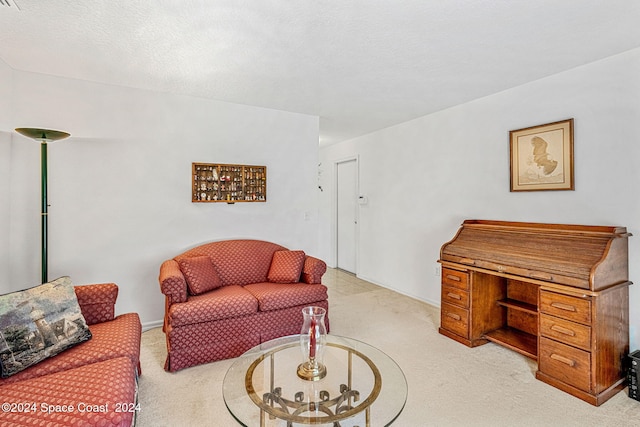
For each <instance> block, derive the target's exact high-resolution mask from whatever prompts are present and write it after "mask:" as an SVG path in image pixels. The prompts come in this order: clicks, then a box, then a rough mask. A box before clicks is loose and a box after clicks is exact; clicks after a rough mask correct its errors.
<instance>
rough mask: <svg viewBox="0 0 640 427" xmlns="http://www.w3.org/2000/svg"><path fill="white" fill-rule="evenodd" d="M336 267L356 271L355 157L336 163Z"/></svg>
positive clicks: (356, 197) (356, 180) (356, 186)
mask: <svg viewBox="0 0 640 427" xmlns="http://www.w3.org/2000/svg"><path fill="white" fill-rule="evenodd" d="M336 182H337V198H338V200H337V226H336V228H337V239H336V240H337V249H336V251H337V253H336V259H337V267H338V268H340V269H342V270H346V271H349V272H351V273H354V274H355V273H356V238H357V237H356V236H357V233H356V230H357V227H358V164H357V161H356V159H352V160H348V161H345V162H340V163H337V178H336Z"/></svg>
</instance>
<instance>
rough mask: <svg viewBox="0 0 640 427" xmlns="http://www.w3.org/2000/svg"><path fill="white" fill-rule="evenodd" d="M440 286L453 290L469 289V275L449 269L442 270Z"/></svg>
mask: <svg viewBox="0 0 640 427" xmlns="http://www.w3.org/2000/svg"><path fill="white" fill-rule="evenodd" d="M442 284H443V285H448V286H453V287H454V288H458V289H463V290H467V289H469V273H466V272H464V271H458V270H451V269H449V268H443V269H442Z"/></svg>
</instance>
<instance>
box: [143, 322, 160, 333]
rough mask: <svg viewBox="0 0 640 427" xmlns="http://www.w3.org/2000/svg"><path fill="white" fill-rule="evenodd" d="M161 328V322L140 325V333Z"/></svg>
mask: <svg viewBox="0 0 640 427" xmlns="http://www.w3.org/2000/svg"><path fill="white" fill-rule="evenodd" d="M160 327H162V320H154V321H153V322H145V323H143V324H142V332H145V331H148V330H149V329H154V328H160Z"/></svg>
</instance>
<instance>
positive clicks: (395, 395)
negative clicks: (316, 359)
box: [222, 334, 407, 427]
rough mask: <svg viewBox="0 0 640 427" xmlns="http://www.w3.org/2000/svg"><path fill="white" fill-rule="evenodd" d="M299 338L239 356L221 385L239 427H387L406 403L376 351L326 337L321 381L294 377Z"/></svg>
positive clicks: (393, 369)
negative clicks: (323, 372)
mask: <svg viewBox="0 0 640 427" xmlns="http://www.w3.org/2000/svg"><path fill="white" fill-rule="evenodd" d="M301 362H302V352H301V350H300V336H299V335H292V336H288V337H283V338H277V339H275V340H271V341H268V342H265V343H263V344H261V345H259V346H257V347H254V348H252V349H251V350H249V351H247V352H246V353H244V354H243V355H242V356H240V357H239V358H238V359H237V360H236V361H235V362H234V363H233V365H232V366H231V367H230V368H229V370H228V371H227V374H226V376H225V378H224V382H223V385H222V394H223V396H224V401H225V404H226V405H227V408H228V409H229V412H231V414H232V415H233V417H234V418H235V419H236V420H237V421H238V422H239V423H240V424H241V425H243V426H247V427H249V426H251V427H253V426H260V427H267V426H268V427H272V426H286V427H293V426H303V425H316V426H332V427H338V426H339V427H365V426H366V427H370V426H388V425H390V424H391V423H392V422H393V421H394V420H395V419H396V418H397V417H398V415H399V414H400V412H402V409H403V408H404V405H405V402H406V400H407V380H406V378H405V376H404V374H403V373H402V370H401V369H400V368H399V367H398V365H397V364H396V363H395V362H394V361H393V360H392V359H391V358H390V357H389V356H387V355H386V354H384V353H383V352H381V351H380V350H378V349H376V348H374V347H372V346H370V345H368V344H365V343H363V342H360V341H356V340H354V339H351V338H344V337H340V336H336V335H331V334H329V335H327V343H326V347H325V352H324V362H323V363H324V365H325V367H326V368H327V374H326V376H325V377H324V378H323V379H321V380H318V381H308V380H304V379H301V378H300V377H298V375H297V369H298V365H299V364H300V363H301Z"/></svg>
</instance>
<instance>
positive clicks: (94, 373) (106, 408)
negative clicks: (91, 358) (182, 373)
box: [0, 357, 140, 427]
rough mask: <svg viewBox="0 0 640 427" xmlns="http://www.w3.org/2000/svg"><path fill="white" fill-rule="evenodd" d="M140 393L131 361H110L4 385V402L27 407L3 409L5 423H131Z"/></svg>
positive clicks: (1, 396)
mask: <svg viewBox="0 0 640 427" xmlns="http://www.w3.org/2000/svg"><path fill="white" fill-rule="evenodd" d="M136 393H137V391H136V373H135V367H134V366H133V365H132V364H131V360H130V359H129V358H126V357H120V358H116V359H109V360H106V361H103V362H99V363H93V364H90V365H85V366H81V367H79V368H76V369H71V370H67V371H63V372H58V373H55V374H51V375H46V376H44V377H39V378H33V379H30V380H26V381H21V382H17V383H13V384H8V385H5V386H2V387H0V401H2V402H3V403H4V404H6V405H8V407H11V405H12V404H15V405H17V406H16V407H17V408H18V409H21V410H20V411H16V412H13V411H3V412H4V413H2V415H0V418H1V420H0V425H6V426H9V425H11V426H51V427H53V426H111V427H114V426H123V427H124V426H131V425H132V424H133V420H134V415H135V412H136V411H137V410H139V409H140V408H139V406H137V404H136ZM33 405H35V406H33ZM63 405H64V406H63ZM63 409H66V410H67V411H63Z"/></svg>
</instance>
